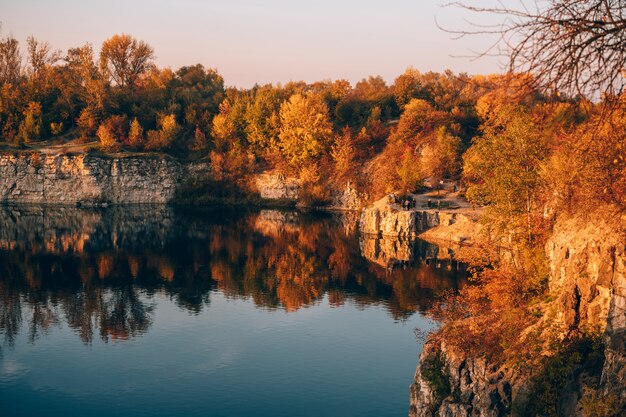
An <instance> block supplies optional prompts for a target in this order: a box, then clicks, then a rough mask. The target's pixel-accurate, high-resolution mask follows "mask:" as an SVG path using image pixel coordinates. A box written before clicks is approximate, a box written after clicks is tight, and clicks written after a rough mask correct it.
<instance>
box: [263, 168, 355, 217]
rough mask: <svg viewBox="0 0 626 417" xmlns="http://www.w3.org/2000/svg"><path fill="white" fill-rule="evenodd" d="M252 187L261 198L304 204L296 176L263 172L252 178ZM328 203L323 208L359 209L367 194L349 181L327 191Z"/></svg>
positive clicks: (300, 186)
mask: <svg viewBox="0 0 626 417" xmlns="http://www.w3.org/2000/svg"><path fill="white" fill-rule="evenodd" d="M252 188H253V189H255V190H256V191H257V192H258V193H259V195H260V196H261V198H263V199H265V200H269V201H282V202H287V201H290V202H292V203H293V204H297V205H299V206H306V205H303V204H302V201H301V200H300V198H301V194H302V192H301V191H302V190H301V188H302V185H301V184H300V181H299V180H298V179H297V178H294V177H290V176H287V175H285V174H282V173H280V172H265V173H262V174H258V175H256V176H255V177H254V178H253V179H252ZM329 194H330V195H329V204H328V205H326V206H324V207H323V208H325V209H329V210H360V209H361V208H362V207H363V206H364V205H365V201H366V200H367V196H366V195H363V194H362V193H360V192H359V191H358V190H357V189H356V188H355V187H354V186H353V185H352V184H351V183H350V182H347V183H346V184H345V186H343V187H339V188H338V189H331V190H330V191H329Z"/></svg>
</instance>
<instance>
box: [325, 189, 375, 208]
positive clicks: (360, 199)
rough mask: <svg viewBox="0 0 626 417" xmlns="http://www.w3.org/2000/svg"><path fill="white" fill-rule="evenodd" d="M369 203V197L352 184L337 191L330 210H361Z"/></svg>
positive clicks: (333, 194)
mask: <svg viewBox="0 0 626 417" xmlns="http://www.w3.org/2000/svg"><path fill="white" fill-rule="evenodd" d="M366 201H367V195H364V194H363V193H360V192H359V191H358V190H357V189H356V188H355V187H354V186H353V185H352V183H350V182H347V183H346V185H345V187H343V189H340V190H335V191H334V192H333V193H332V195H331V204H330V207H329V208H332V209H337V210H360V209H361V208H363V206H364V205H365V202H366Z"/></svg>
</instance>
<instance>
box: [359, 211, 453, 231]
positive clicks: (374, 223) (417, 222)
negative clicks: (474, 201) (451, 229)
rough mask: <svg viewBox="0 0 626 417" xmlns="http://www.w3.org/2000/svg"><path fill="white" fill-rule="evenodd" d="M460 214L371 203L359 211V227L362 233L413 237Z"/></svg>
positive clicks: (446, 223)
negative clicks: (401, 208)
mask: <svg viewBox="0 0 626 417" xmlns="http://www.w3.org/2000/svg"><path fill="white" fill-rule="evenodd" d="M462 216H463V215H461V214H457V213H448V212H442V211H435V210H396V209H394V208H392V207H389V206H387V205H385V206H382V207H380V206H379V205H373V206H370V207H367V208H365V209H363V211H362V212H361V219H360V221H359V228H360V230H361V232H362V233H364V234H371V235H377V236H393V237H398V238H413V237H417V236H418V235H420V234H421V233H422V232H424V231H426V230H428V229H431V228H434V227H436V226H439V225H445V226H449V225H451V224H453V223H455V222H456V221H458V220H460V219H461V217H462Z"/></svg>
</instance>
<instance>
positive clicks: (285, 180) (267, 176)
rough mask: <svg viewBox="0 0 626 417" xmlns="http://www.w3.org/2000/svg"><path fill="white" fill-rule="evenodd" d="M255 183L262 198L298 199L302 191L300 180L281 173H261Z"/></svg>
mask: <svg viewBox="0 0 626 417" xmlns="http://www.w3.org/2000/svg"><path fill="white" fill-rule="evenodd" d="M254 185H255V187H256V189H257V191H258V192H259V194H260V195H261V198H265V199H268V200H292V201H296V200H297V199H298V195H299V193H300V184H299V182H298V180H297V179H296V178H291V177H287V176H285V175H283V174H280V173H264V174H259V175H257V176H256V177H255V178H254Z"/></svg>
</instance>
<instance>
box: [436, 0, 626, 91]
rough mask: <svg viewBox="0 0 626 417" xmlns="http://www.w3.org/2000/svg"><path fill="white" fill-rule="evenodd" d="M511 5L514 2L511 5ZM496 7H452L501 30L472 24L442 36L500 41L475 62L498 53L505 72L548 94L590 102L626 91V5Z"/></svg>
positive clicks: (566, 2) (552, 1)
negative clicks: (486, 18) (488, 18)
mask: <svg viewBox="0 0 626 417" xmlns="http://www.w3.org/2000/svg"><path fill="white" fill-rule="evenodd" d="M509 3H510V2H509ZM528 3H529V2H526V1H519V4H518V5H516V6H510V5H508V4H505V3H504V2H503V1H497V2H496V5H495V6H493V7H477V6H470V5H468V4H465V3H462V2H453V3H448V4H447V5H446V6H451V7H458V8H461V9H464V10H467V11H469V12H472V13H480V14H487V15H492V16H496V17H498V18H502V22H501V23H500V25H499V26H498V28H497V29H496V28H494V27H493V26H491V25H478V24H472V25H471V26H472V28H471V29H468V30H450V29H445V28H443V30H444V31H446V32H448V33H451V34H453V35H455V37H464V36H470V35H494V34H495V35H497V36H498V39H497V41H496V44H497V47H496V46H494V45H491V46H490V47H489V48H488V49H487V50H486V51H483V52H481V53H479V54H477V57H481V56H487V55H492V54H493V51H494V50H496V49H497V50H498V51H499V52H501V53H502V54H503V55H506V56H507V57H508V64H507V68H506V69H507V70H508V71H510V72H522V73H530V74H532V75H533V77H534V78H533V79H534V80H535V82H536V83H538V84H539V86H540V87H542V88H543V89H545V90H556V91H559V92H561V93H565V94H569V95H585V96H587V97H599V96H600V95H604V96H617V95H619V94H621V93H622V92H623V91H624V89H625V87H626V79H625V77H624V76H625V74H626V0H548V1H541V0H535V1H534V2H532V4H531V5H529V4H528Z"/></svg>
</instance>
